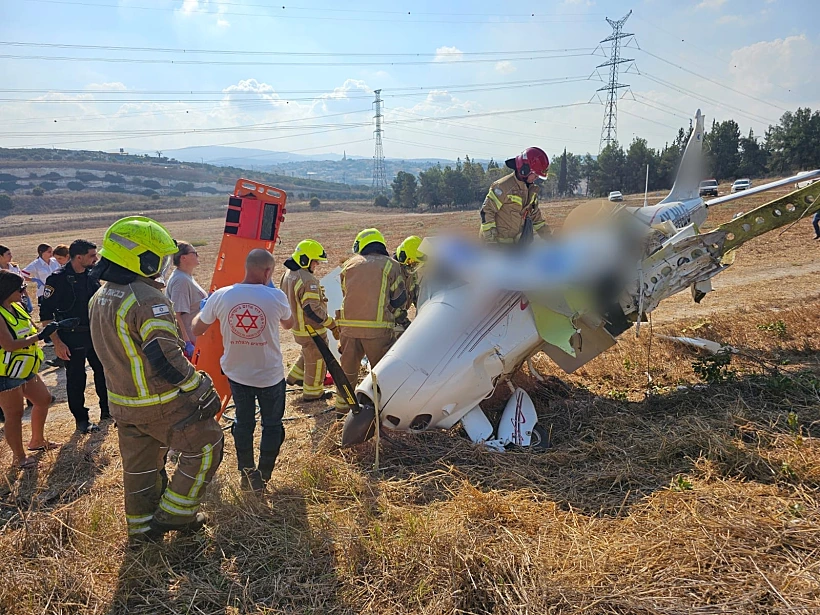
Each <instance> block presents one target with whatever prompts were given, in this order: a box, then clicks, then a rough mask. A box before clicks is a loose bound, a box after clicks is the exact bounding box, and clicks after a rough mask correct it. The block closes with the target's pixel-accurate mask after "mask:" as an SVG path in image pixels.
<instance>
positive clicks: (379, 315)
mask: <svg viewBox="0 0 820 615" xmlns="http://www.w3.org/2000/svg"><path fill="white" fill-rule="evenodd" d="M392 268H393V263H392V262H391V261H389V260H388V261H387V262H386V263H385V265H384V268H382V286H381V289H380V290H379V305H377V306H376V322H383V321H384V302H385V300H386V299H387V283H388V282H389V281H390V280H389V279H388V277H387V276H388V274H389V273H390V270H391V269H392ZM396 281H397V282H398V278H397V279H396ZM391 290H393V289H391Z"/></svg>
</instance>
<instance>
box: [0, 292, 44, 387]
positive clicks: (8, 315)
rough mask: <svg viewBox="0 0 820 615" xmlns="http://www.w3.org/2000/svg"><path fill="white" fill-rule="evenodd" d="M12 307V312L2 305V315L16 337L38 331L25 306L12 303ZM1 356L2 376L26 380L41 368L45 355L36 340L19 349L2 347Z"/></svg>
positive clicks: (0, 367)
mask: <svg viewBox="0 0 820 615" xmlns="http://www.w3.org/2000/svg"><path fill="white" fill-rule="evenodd" d="M11 308H12V311H11V312H10V311H8V310H7V309H6V308H4V307H3V306H0V315H2V316H3V320H5V321H6V324H7V325H8V328H9V330H11V334H12V336H13V337H14V339H18V340H19V339H23V338H25V337H26V336H28V335H32V334H34V333H37V329H36V328H35V327H34V323H33V322H32V320H31V316H29V315H28V312H26V310H25V309H23V306H21V305H18V304H17V303H12V304H11ZM12 312H13V313H12ZM0 357H2V360H0V376H6V377H7V378H20V379H22V380H24V379H26V378H28V377H29V376H31V375H32V374H36V373H37V372H38V371H39V370H40V364H41V363H42V362H43V359H44V358H45V355H43V351H42V350H41V349H40V347H39V346H38V345H37V343H36V342H35V343H34V344H32V345H31V346H26V347H25V348H20V349H19V350H3V349H1V348H0Z"/></svg>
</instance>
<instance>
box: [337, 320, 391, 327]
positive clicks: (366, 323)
mask: <svg viewBox="0 0 820 615" xmlns="http://www.w3.org/2000/svg"><path fill="white" fill-rule="evenodd" d="M336 322H337V323H339V325H340V326H342V327H354V328H359V329H392V328H393V323H392V322H385V321H384V320H382V321H378V320H346V319H343V318H340V319H339V320H337V321H336Z"/></svg>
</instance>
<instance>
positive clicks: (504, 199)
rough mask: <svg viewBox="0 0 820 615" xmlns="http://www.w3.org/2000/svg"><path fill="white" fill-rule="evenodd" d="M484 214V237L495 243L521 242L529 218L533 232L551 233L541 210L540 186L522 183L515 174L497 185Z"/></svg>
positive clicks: (488, 194)
mask: <svg viewBox="0 0 820 615" xmlns="http://www.w3.org/2000/svg"><path fill="white" fill-rule="evenodd" d="M480 211H481V236H482V237H483V238H484V239H485V240H486V241H488V242H491V243H495V242H498V243H515V242H516V241H518V238H519V237H520V236H521V231H522V230H523V228H524V220H525V219H526V218H527V216H529V217H530V218H531V219H532V230H533V232H535V233H538V234H539V235H541V236H542V237H547V236H549V234H550V232H549V228H548V227H547V223H546V222H545V221H544V216H543V215H542V214H541V210H540V209H539V208H538V186H537V185H535V184H527V183H526V182H523V181H520V180H519V179H518V178H517V177H516V176H515V173H510V174H509V175H506V176H504V177H502V178H501V179H499V180H496V181H495V182H493V184H492V185H491V186H490V190H489V192H488V193H487V198H486V199H484V204H483V205H482V206H481V210H480Z"/></svg>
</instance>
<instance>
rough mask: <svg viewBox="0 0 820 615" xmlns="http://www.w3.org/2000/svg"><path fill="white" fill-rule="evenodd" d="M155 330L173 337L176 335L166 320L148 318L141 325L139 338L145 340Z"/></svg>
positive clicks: (174, 329)
mask: <svg viewBox="0 0 820 615" xmlns="http://www.w3.org/2000/svg"><path fill="white" fill-rule="evenodd" d="M157 330H161V331H168V332H169V333H171V334H173V335H174V336H175V337H176V335H177V328H176V326H174V325H173V324H172V323H170V322H168V321H167V320H160V319H158V318H149V319H148V320H146V321H145V322H144V323H142V326H141V327H140V337H141V338H142V339H143V340H145V338H146V337H148V334H149V333H151V332H152V331H157Z"/></svg>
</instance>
